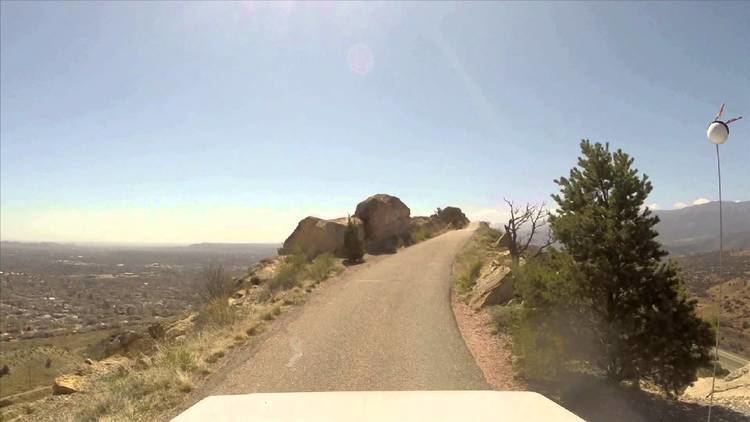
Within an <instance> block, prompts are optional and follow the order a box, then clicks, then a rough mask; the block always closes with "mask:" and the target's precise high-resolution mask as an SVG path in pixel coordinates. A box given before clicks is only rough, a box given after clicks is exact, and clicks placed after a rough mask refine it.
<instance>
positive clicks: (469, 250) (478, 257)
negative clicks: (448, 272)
mask: <svg viewBox="0 0 750 422" xmlns="http://www.w3.org/2000/svg"><path fill="white" fill-rule="evenodd" d="M499 236H500V232H499V231H497V230H495V229H493V228H491V227H490V226H489V224H487V223H480V225H479V228H478V229H477V230H476V232H475V233H474V235H473V236H472V237H471V239H469V242H468V243H467V244H466V245H465V246H464V247H463V249H462V250H461V251H460V252H459V253H458V255H457V256H456V262H455V264H454V268H453V274H454V277H455V278H456V288H457V291H458V293H459V294H460V295H465V294H467V293H468V292H470V291H471V289H472V288H473V287H474V284H476V282H477V279H478V278H479V275H480V273H481V271H482V266H483V265H484V263H485V262H487V260H491V259H492V258H493V255H494V254H493V252H492V249H493V248H492V243H493V242H494V240H495V239H497V238H498V237H499Z"/></svg>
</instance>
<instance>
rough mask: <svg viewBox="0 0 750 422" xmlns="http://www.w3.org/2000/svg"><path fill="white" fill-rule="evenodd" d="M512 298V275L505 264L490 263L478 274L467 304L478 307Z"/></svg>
mask: <svg viewBox="0 0 750 422" xmlns="http://www.w3.org/2000/svg"><path fill="white" fill-rule="evenodd" d="M512 298H513V275H512V274H511V271H510V267H508V266H507V265H492V266H490V267H489V268H488V269H487V270H485V271H483V272H482V273H481V274H480V275H479V279H478V280H477V283H476V285H474V289H473V290H472V294H471V301H470V302H469V305H470V306H471V307H472V308H474V309H479V308H482V307H485V306H491V305H503V304H506V303H508V301H510V300H511V299H512Z"/></svg>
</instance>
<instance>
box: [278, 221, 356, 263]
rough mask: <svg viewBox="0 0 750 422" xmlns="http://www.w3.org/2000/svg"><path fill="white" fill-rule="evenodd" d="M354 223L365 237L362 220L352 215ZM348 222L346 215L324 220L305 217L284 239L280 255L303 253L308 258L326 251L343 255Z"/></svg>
mask: <svg viewBox="0 0 750 422" xmlns="http://www.w3.org/2000/svg"><path fill="white" fill-rule="evenodd" d="M352 223H354V225H355V226H357V230H359V232H360V236H362V237H364V230H363V225H362V221H360V220H359V219H358V218H356V217H352ZM347 224H348V218H346V217H342V218H337V219H333V220H323V219H321V218H318V217H307V218H304V219H302V221H300V222H299V224H297V228H296V229H294V231H293V232H292V234H291V235H290V236H289V237H288V238H287V239H286V240H285V241H284V247H282V248H281V249H279V255H290V254H295V253H302V254H305V255H306V256H307V257H308V258H314V257H316V256H318V255H321V254H324V253H332V254H335V255H337V256H343V255H344V251H343V247H344V234H345V233H346V227H347Z"/></svg>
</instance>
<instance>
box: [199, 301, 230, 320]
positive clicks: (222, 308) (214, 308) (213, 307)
mask: <svg viewBox="0 0 750 422" xmlns="http://www.w3.org/2000/svg"><path fill="white" fill-rule="evenodd" d="M236 318H237V314H236V312H235V310H234V309H233V308H232V307H231V306H229V302H228V301H227V298H215V299H212V300H211V301H210V302H208V303H206V304H205V305H203V308H202V309H201V312H200V313H199V314H198V323H199V324H200V325H201V326H217V325H219V326H222V325H231V324H233V323H234V321H235V319H236Z"/></svg>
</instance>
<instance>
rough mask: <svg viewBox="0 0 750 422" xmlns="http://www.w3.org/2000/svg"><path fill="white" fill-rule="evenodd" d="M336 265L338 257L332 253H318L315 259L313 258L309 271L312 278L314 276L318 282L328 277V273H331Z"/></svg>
mask: <svg viewBox="0 0 750 422" xmlns="http://www.w3.org/2000/svg"><path fill="white" fill-rule="evenodd" d="M335 266H336V259H335V258H334V257H333V255H332V254H330V253H326V254H323V255H318V256H317V257H316V258H315V259H313V261H312V263H311V264H310V266H309V267H308V268H307V273H308V275H309V276H310V278H312V279H313V280H315V281H316V282H321V281H323V280H325V279H326V278H327V277H328V274H330V273H331V271H332V270H333V269H334V268H335Z"/></svg>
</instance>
